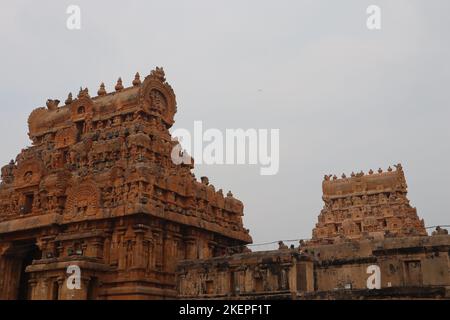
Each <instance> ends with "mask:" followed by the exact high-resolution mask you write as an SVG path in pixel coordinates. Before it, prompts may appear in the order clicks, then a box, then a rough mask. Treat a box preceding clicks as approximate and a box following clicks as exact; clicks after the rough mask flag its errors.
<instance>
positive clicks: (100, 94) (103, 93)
mask: <svg viewBox="0 0 450 320" xmlns="http://www.w3.org/2000/svg"><path fill="white" fill-rule="evenodd" d="M97 94H98V95H99V96H104V95H106V89H105V84H104V83H103V82H102V83H101V84H100V88H99V89H98V91H97Z"/></svg>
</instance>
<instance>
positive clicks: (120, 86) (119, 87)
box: [115, 77, 123, 91]
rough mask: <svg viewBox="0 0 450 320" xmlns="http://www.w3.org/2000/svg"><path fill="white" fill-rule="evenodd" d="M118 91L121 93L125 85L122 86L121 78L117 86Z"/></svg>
mask: <svg viewBox="0 0 450 320" xmlns="http://www.w3.org/2000/svg"><path fill="white" fill-rule="evenodd" d="M115 89H116V91H120V90H122V89H123V85H122V78H120V77H119V79H117V84H116V86H115Z"/></svg>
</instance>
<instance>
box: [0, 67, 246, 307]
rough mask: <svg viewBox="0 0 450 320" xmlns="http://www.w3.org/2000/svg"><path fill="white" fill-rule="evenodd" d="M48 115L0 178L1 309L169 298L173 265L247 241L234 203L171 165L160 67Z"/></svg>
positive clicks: (32, 119) (36, 118) (167, 98)
mask: <svg viewBox="0 0 450 320" xmlns="http://www.w3.org/2000/svg"><path fill="white" fill-rule="evenodd" d="M58 104H59V101H58V100H48V101H47V107H41V108H38V109H36V110H34V111H33V112H32V113H31V115H30V116H29V120H28V125H29V137H30V139H31V141H32V146H31V147H29V148H27V149H23V150H22V152H21V153H20V154H19V155H18V156H17V158H16V160H11V162H10V163H9V164H8V165H6V166H4V167H3V168H2V170H1V178H2V182H1V186H0V271H1V272H0V299H155V298H158V299H162V298H175V297H176V296H177V291H176V278H175V276H176V275H175V267H176V263H177V261H178V260H180V259H198V258H209V257H214V256H218V255H223V254H225V250H226V249H227V248H228V247H234V248H237V249H235V250H239V248H241V246H242V245H245V244H247V243H250V242H251V241H252V239H251V237H250V236H249V233H248V230H246V229H244V227H243V225H242V215H243V204H242V202H241V201H239V200H237V199H235V198H234V197H233V195H232V194H231V192H228V193H227V194H226V195H224V194H223V192H222V190H216V189H215V188H214V186H213V185H211V184H209V182H208V179H207V178H206V177H203V178H202V181H201V182H198V181H196V179H195V177H194V176H193V174H192V173H191V169H192V165H185V164H182V165H175V164H174V163H173V162H172V160H171V152H172V149H173V147H174V145H176V144H177V142H176V141H172V139H171V135H170V133H169V128H170V127H171V126H172V124H173V123H174V115H175V112H176V111H177V107H176V101H175V94H174V92H173V90H172V88H171V86H170V85H169V84H168V83H167V82H166V79H165V75H164V71H163V69H162V68H156V70H153V71H152V72H151V74H150V75H148V76H147V77H145V79H144V80H143V81H141V80H140V77H139V74H136V76H135V79H134V81H133V83H132V86H130V87H127V88H125V87H124V86H123V84H122V80H121V79H120V78H119V80H118V82H117V85H116V86H115V91H114V92H110V93H107V92H106V90H105V86H104V84H103V83H102V84H101V86H100V89H99V90H98V95H97V96H96V97H91V96H90V95H89V93H88V90H87V89H81V90H80V92H79V94H78V96H77V97H76V98H73V97H72V95H71V94H69V97H68V98H67V100H66V101H65V104H64V105H63V106H58ZM73 265H76V266H78V267H79V268H80V269H81V289H79V290H68V288H67V286H66V285H65V281H66V279H67V277H68V276H69V275H70V274H68V273H67V268H68V266H73Z"/></svg>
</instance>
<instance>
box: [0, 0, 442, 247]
mask: <svg viewBox="0 0 450 320" xmlns="http://www.w3.org/2000/svg"><path fill="white" fill-rule="evenodd" d="M70 4H76V5H79V6H80V8H81V30H72V31H70V30H68V29H67V28H66V20H67V17H68V15H67V14H66V9H67V7H68V6H69V5H70ZM371 4H375V5H378V6H380V8H381V30H376V31H373V30H372V31H371V30H368V29H367V27H366V19H367V14H366V8H367V7H368V6H369V5H371ZM449 13H450V2H449V1H448V0H442V1H438V0H433V1H420V0H417V1H414V0H404V1H403V0H389V1H375V0H373V1H365V0H353V1H345V0H341V1H335V0H329V1H324V0H310V1H300V0H293V1H283V0H281V1H273V0H271V1H261V0H258V1H256V0H255V1H242V0H240V1H237V0H236V1H234V0H233V1H232V0H226V1H218V0H214V1H211V0H204V1H196V0H195V1H194V0H189V1H185V0H184V1H181V0H180V1H111V0H109V1H95V3H94V1H76V0H72V1H43V0H40V1H8V2H6V1H2V2H1V4H0V43H1V51H0V68H1V69H0V70H1V77H0V106H1V108H0V137H1V140H0V141H1V145H0V147H1V153H0V162H1V163H2V164H6V163H7V162H8V161H9V160H10V159H12V158H15V156H16V154H17V153H18V152H20V149H21V148H23V147H25V146H27V145H29V144H30V142H29V140H28V137H27V130H28V129H27V117H28V115H29V113H30V112H31V111H32V110H33V109H34V108H36V107H39V106H44V105H45V101H46V99H47V98H57V99H59V100H61V101H64V100H65V98H66V96H67V93H68V92H69V91H72V92H74V93H77V92H78V88H79V87H80V86H83V87H85V86H87V87H88V88H89V89H90V92H91V93H95V92H96V91H97V89H98V85H99V83H100V82H102V81H104V82H105V84H106V87H107V90H108V91H111V90H113V87H114V85H115V82H116V80H117V78H118V77H119V76H121V77H122V79H123V80H124V84H125V85H126V86H128V85H130V84H131V81H132V79H133V76H134V73H135V72H136V71H139V72H140V73H141V74H142V75H146V74H148V73H149V71H150V70H151V69H153V68H154V67H155V66H163V67H164V69H165V71H166V77H167V79H168V81H169V82H170V83H171V85H172V86H173V88H174V90H175V93H176V95H177V102H178V113H177V115H176V124H175V126H174V128H187V129H191V128H193V122H194V120H202V121H203V126H204V127H205V128H218V129H223V130H224V129H227V128H244V129H247V128H266V129H270V128H279V129H280V144H281V146H280V171H279V173H278V175H275V176H261V175H259V167H258V166H204V165H203V166H197V167H196V169H195V173H196V175H197V177H200V176H203V175H207V176H209V178H210V182H211V183H212V184H214V185H215V186H216V188H217V189H219V188H223V189H224V191H225V192H226V191H228V190H229V189H231V190H232V191H233V193H234V195H235V196H236V197H237V198H239V199H241V200H242V201H243V202H244V204H245V218H244V222H245V225H246V227H247V228H249V229H250V231H251V234H252V236H253V238H254V241H255V242H256V243H258V242H266V241H274V240H278V239H297V238H309V237H311V230H312V228H313V227H314V224H315V223H316V221H317V216H318V214H319V212H320V210H321V208H322V200H321V196H322V190H321V183H322V179H323V175H324V174H329V173H333V174H337V175H339V176H340V175H341V174H342V172H345V173H347V174H349V173H351V172H352V171H355V172H356V171H360V170H364V171H365V172H367V171H368V170H369V169H371V168H373V169H377V168H378V167H382V168H387V167H388V166H389V165H393V164H396V163H398V162H401V163H402V164H403V167H404V169H405V172H406V178H407V182H408V186H409V198H410V200H411V204H412V205H413V206H415V207H417V209H418V213H419V216H420V217H422V218H424V219H425V222H426V225H427V226H431V225H436V224H450V212H449V209H448V207H449V206H448V203H449V199H450V187H449V185H450V144H449V140H450V139H449V138H450V130H449V120H450V103H449V102H450V90H449V84H450V81H449V80H450V61H449V59H450V52H449V49H450V35H449V30H450V20H449V19H448V14H449Z"/></svg>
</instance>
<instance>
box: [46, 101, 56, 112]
mask: <svg viewBox="0 0 450 320" xmlns="http://www.w3.org/2000/svg"><path fill="white" fill-rule="evenodd" d="M58 104H59V100H57V99H56V100H53V99H47V102H46V105H47V108H48V110H56V109H57V108H58Z"/></svg>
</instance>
